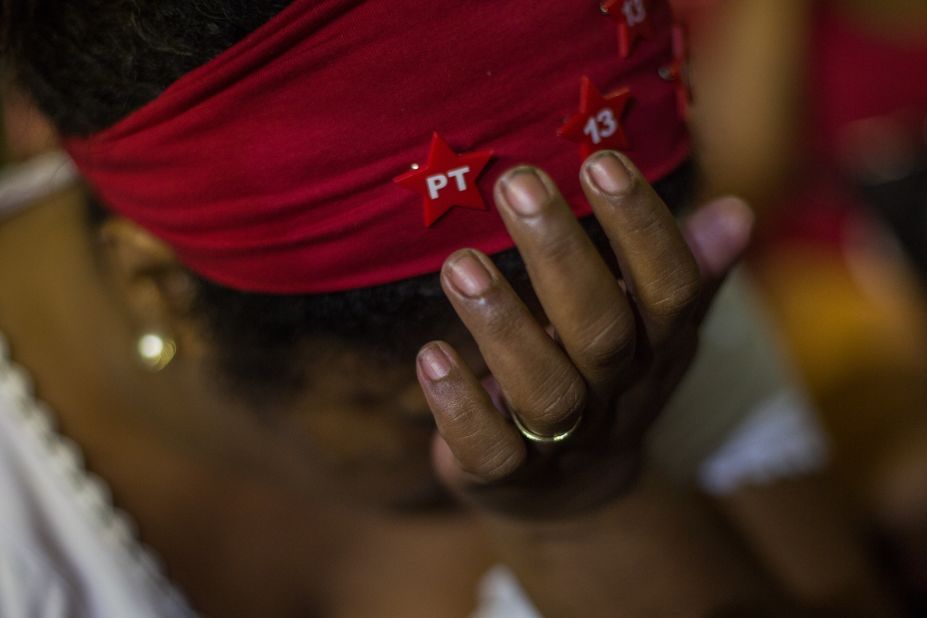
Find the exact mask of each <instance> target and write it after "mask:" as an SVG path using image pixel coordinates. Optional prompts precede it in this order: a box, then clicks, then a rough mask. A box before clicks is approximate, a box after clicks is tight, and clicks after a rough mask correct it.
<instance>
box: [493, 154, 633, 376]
mask: <svg viewBox="0 0 927 618" xmlns="http://www.w3.org/2000/svg"><path fill="white" fill-rule="evenodd" d="M496 203H497V205H498V206H499V211H500V213H501V214H502V218H503V220H504V221H505V224H506V227H507V228H508V230H509V233H510V234H511V236H512V238H513V240H514V241H515V244H516V245H517V246H518V250H519V252H520V253H521V255H522V258H523V259H524V262H525V265H526V267H527V270H528V274H529V276H530V278H531V283H532V286H533V287H534V291H535V293H536V294H537V296H538V298H539V300H540V301H541V304H542V305H543V307H544V311H545V313H546V315H547V317H548V318H549V319H550V321H551V323H552V324H553V325H554V328H555V329H556V332H557V336H558V338H559V339H560V341H561V343H562V344H563V346H564V348H565V349H566V351H567V353H568V355H569V357H570V359H572V361H573V363H574V364H575V366H576V367H577V369H578V370H579V372H580V373H581V374H582V376H583V377H584V378H585V379H586V381H587V383H588V384H589V385H590V387H591V388H593V389H594V390H596V391H599V390H602V388H600V387H607V385H608V384H609V383H611V382H612V381H614V379H615V378H616V377H617V375H618V374H619V373H620V372H621V370H622V369H623V368H624V367H625V366H626V365H627V364H628V363H630V361H631V359H633V356H634V342H635V329H636V324H635V318H634V314H633V312H632V311H631V308H630V305H629V303H628V300H627V297H626V296H625V294H624V292H623V291H622V290H621V289H620V288H619V287H618V285H617V284H616V282H615V277H614V275H613V274H612V273H611V271H610V270H609V268H608V266H606V264H605V262H604V261H603V260H602V258H601V256H600V255H599V252H598V250H597V249H596V248H595V246H594V245H593V244H592V241H591V240H590V239H589V237H588V236H587V235H586V233H585V232H584V231H583V229H582V227H581V226H580V224H579V221H577V219H576V217H575V216H574V215H573V213H572V212H571V211H570V208H569V206H568V205H567V204H566V201H565V200H564V199H563V197H562V196H561V195H560V192H559V191H558V190H557V187H556V186H555V185H554V183H553V182H552V181H551V179H550V178H549V177H548V176H547V175H546V174H544V173H543V172H541V171H540V170H536V169H534V168H530V167H521V168H516V169H515V170H513V171H511V172H509V173H508V174H506V175H505V176H503V177H502V179H501V181H500V182H499V183H498V184H497V185H496Z"/></svg>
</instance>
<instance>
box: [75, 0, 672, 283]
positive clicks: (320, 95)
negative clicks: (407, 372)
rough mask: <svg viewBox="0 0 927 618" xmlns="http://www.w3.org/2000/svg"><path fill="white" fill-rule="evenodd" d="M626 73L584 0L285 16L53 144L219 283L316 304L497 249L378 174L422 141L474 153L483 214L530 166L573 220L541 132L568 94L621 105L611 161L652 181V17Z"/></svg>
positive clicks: (658, 99)
mask: <svg viewBox="0 0 927 618" xmlns="http://www.w3.org/2000/svg"><path fill="white" fill-rule="evenodd" d="M651 4H652V7H651V18H652V19H653V21H654V25H655V32H654V35H653V36H651V37H649V38H648V39H646V40H641V41H639V42H637V43H636V45H635V48H634V50H633V53H632V54H631V56H630V58H628V59H624V60H623V59H621V58H620V57H619V55H618V52H617V41H616V31H615V30H616V28H615V23H614V21H613V20H612V19H610V18H608V17H606V16H603V15H602V14H601V13H600V11H599V3H598V2H597V1H596V0H556V1H555V0H550V1H547V2H538V1H537V0H504V1H501V0H474V1H471V2H458V1H451V0H433V1H431V2H418V1H413V0H392V1H389V2H387V1H385V0H368V1H366V2H364V1H358V0H353V1H346V0H296V1H295V2H293V3H292V4H291V5H290V6H288V7H287V8H286V9H284V11H283V12H281V13H280V14H279V15H277V16H276V17H275V18H274V19H272V20H271V21H270V22H268V23H267V24H265V25H264V26H262V27H261V28H260V29H258V30H257V31H255V32H254V33H252V34H251V35H250V36H248V37H247V38H245V39H244V40H243V41H241V42H240V43H238V44H236V45H235V46H234V47H232V48H231V49H229V50H228V51H226V52H225V53H223V54H222V55H220V56H219V57H218V58H215V59H214V60H212V61H210V62H208V63H207V64H205V65H203V66H202V67H200V68H198V69H196V70H194V71H192V72H191V73H189V74H187V75H185V76H184V77H182V78H181V79H179V80H178V81H177V82H176V83H174V84H173V85H172V86H170V87H169V88H168V89H167V90H166V91H165V92H164V93H163V94H162V95H161V96H160V97H158V98H157V99H156V100H155V101H153V102H151V103H150V104H148V105H146V106H144V107H143V108H141V109H139V110H137V111H136V112H134V113H133V114H131V115H130V116H129V117H127V118H126V119H124V120H123V121H121V122H119V123H118V124H116V125H115V126H113V127H111V128H109V129H107V130H105V131H103V132H101V133H99V134H97V135H94V136H91V137H90V138H88V139H80V140H70V141H68V142H67V143H66V144H65V146H66V148H67V149H68V151H69V152H70V154H71V156H72V157H73V158H74V160H75V162H76V163H77V165H78V167H79V168H80V170H81V171H82V173H83V174H84V176H85V177H86V179H87V180H88V182H89V183H90V184H91V186H93V187H94V188H95V190H96V191H97V192H98V194H99V196H100V197H101V198H102V199H103V201H104V202H105V203H106V204H107V205H109V206H110V207H111V208H112V209H114V210H115V211H116V212H118V213H120V214H122V215H124V216H126V217H128V218H130V219H132V220H134V221H136V222H137V223H139V224H140V225H142V226H143V227H145V228H146V229H148V230H149V231H150V232H151V233H153V234H155V235H156V236H158V237H160V238H161V239H163V240H164V241H166V242H167V243H169V244H170V245H171V246H172V247H173V248H174V249H175V251H176V253H177V255H178V257H179V259H180V260H181V261H182V262H183V263H184V264H185V265H186V266H188V267H189V268H190V269H192V270H193V271H195V272H197V273H200V274H201V275H203V276H205V277H207V278H209V279H211V280H214V281H216V282H218V283H221V284H223V285H226V286H229V287H232V288H237V289H241V290H248V291H256V292H268V293H316V292H329V291H337V290H344V289H349V288H357V287H365V286H372V285H378V284H383V283H388V282H392V281H396V280H399V279H404V278H407V277H411V276H414V275H420V274H424V273H428V272H434V271H437V270H438V269H439V268H440V266H441V263H442V261H443V260H444V259H445V257H446V256H447V255H448V254H449V253H450V252H451V251H453V250H454V249H456V248H459V247H462V246H471V247H477V248H479V249H482V250H483V251H486V252H488V253H494V252H498V251H501V250H504V249H507V248H509V247H511V246H512V245H513V243H512V241H511V239H510V238H509V236H508V234H507V233H506V231H505V228H504V226H503V225H502V221H501V219H500V218H499V215H498V214H497V213H496V212H495V209H494V208H492V207H491V206H490V208H489V209H488V210H486V211H479V210H467V209H461V208H454V209H452V210H451V211H450V212H448V213H447V214H446V215H445V216H443V217H442V218H441V219H440V220H438V221H437V222H436V223H435V224H434V225H433V226H431V227H425V226H424V225H423V224H422V197H421V196H420V195H417V194H415V193H412V192H409V191H408V190H406V189H404V188H402V187H400V186H398V185H397V184H395V183H394V182H393V178H394V177H396V176H397V175H400V174H402V173H404V172H406V171H408V170H409V166H410V165H411V164H412V163H415V162H418V163H421V164H424V163H425V161H426V158H427V155H428V147H429V144H430V141H431V137H432V134H433V132H435V131H437V132H438V133H440V134H441V135H442V136H443V137H444V138H445V139H446V140H447V142H448V143H449V145H450V146H451V148H453V149H454V150H455V151H456V152H457V153H466V152H472V151H476V150H491V151H492V152H493V153H494V158H493V159H492V161H491V162H490V163H489V165H488V167H487V168H486V170H485V173H483V175H482V176H481V177H480V179H479V187H480V191H481V192H482V194H483V197H484V200H485V201H486V203H487V204H489V205H491V203H492V202H491V190H492V186H493V182H494V181H495V180H496V178H497V177H498V176H499V174H500V173H502V172H503V171H504V170H505V169H507V168H508V167H510V166H512V165H515V164H519V163H530V164H534V165H538V166H540V167H542V168H543V169H545V170H546V171H547V172H549V173H550V174H551V175H552V177H553V178H554V179H555V180H556V181H557V182H558V183H559V185H560V187H561V188H562V190H563V192H564V194H565V195H566V196H567V198H568V199H570V200H572V203H573V204H574V206H575V209H576V212H577V214H580V215H583V214H588V213H589V207H588V204H587V203H586V202H585V200H584V199H583V197H582V193H581V190H580V186H579V182H578V174H577V172H578V170H579V165H580V160H579V148H578V146H577V145H576V144H574V143H571V142H568V141H566V140H564V139H562V138H560V137H558V136H557V129H558V127H559V126H560V124H561V123H562V122H563V119H564V118H565V117H566V116H569V115H570V114H572V113H574V112H575V111H576V110H577V108H578V105H579V93H580V79H581V78H582V77H583V76H584V75H585V76H588V77H589V78H590V79H591V80H592V82H593V83H594V84H596V86H597V87H598V88H599V89H600V90H601V91H602V92H603V93H607V92H610V91H612V90H614V89H617V88H619V87H627V88H629V89H630V91H631V94H632V97H633V101H632V102H631V104H630V106H629V107H628V111H627V113H626V114H625V115H624V117H623V119H622V124H623V126H624V129H625V132H626V135H627V138H628V140H629V142H630V148H629V149H628V150H627V152H628V154H629V155H630V156H631V157H632V158H633V159H634V160H635V162H636V163H637V164H638V165H639V166H640V167H641V169H642V170H643V171H644V173H645V174H646V175H647V177H648V178H649V179H651V180H655V179H658V178H660V177H662V176H664V175H665V174H667V173H668V172H669V171H671V170H672V169H673V168H675V167H676V166H678V165H679V163H680V162H681V161H683V160H684V159H685V158H686V156H687V155H688V151H689V139H688V134H687V132H686V129H685V126H684V123H683V121H682V120H681V119H680V118H679V115H678V113H677V109H676V94H675V87H674V84H672V83H669V82H666V81H664V80H662V79H661V78H660V77H659V74H658V69H659V68H660V67H662V66H666V65H669V64H670V63H671V61H672V51H671V39H670V37H671V28H670V23H671V16H670V12H669V8H668V6H667V5H666V4H665V3H664V2H662V1H655V2H652V3H651Z"/></svg>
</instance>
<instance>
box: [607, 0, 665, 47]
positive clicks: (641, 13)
mask: <svg viewBox="0 0 927 618" xmlns="http://www.w3.org/2000/svg"><path fill="white" fill-rule="evenodd" d="M599 9H600V10H601V11H602V13H604V14H605V15H608V16H609V17H611V18H612V19H614V20H615V21H617V22H618V51H619V53H620V54H621V57H622V58H627V57H628V56H630V55H631V52H632V51H633V50H634V46H635V45H636V44H637V40H638V39H649V38H650V37H652V36H653V35H654V29H653V22H652V21H650V0H605V1H604V2H603V3H602V4H601V5H599Z"/></svg>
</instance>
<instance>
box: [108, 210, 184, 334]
mask: <svg viewBox="0 0 927 618" xmlns="http://www.w3.org/2000/svg"><path fill="white" fill-rule="evenodd" d="M99 234H100V240H101V242H102V247H103V261H104V263H105V265H106V268H107V270H108V272H109V274H110V276H111V279H112V281H113V283H114V288H115V291H116V293H117V294H118V295H119V296H121V299H120V300H121V301H122V302H121V303H120V304H122V305H123V306H125V307H126V308H127V310H128V311H129V313H130V319H131V320H132V322H133V325H134V326H135V328H136V329H138V331H139V334H141V333H142V332H145V331H156V332H158V331H159V332H161V333H164V334H169V335H171V336H172V337H174V338H178V339H179V338H181V337H183V338H184V339H189V338H190V336H191V335H192V333H194V332H195V330H196V329H195V325H194V324H193V320H192V318H191V315H192V309H193V303H194V301H195V285H194V281H193V278H192V277H191V275H190V273H189V271H187V269H186V268H184V266H183V265H182V264H181V263H180V261H179V260H178V259H177V256H176V255H175V253H174V251H173V249H171V247H170V246H169V245H167V243H165V242H164V241H162V240H160V239H159V238H157V237H155V236H153V235H152V234H151V233H150V232H148V231H147V230H145V229H144V228H142V227H141V226H139V225H137V224H136V223H134V222H132V221H130V220H128V219H125V218H123V217H120V216H112V217H110V218H108V219H107V220H106V221H105V222H104V223H103V224H102V225H101V226H100V230H99ZM178 343H180V344H184V343H187V344H190V343H193V342H192V341H185V342H183V341H178ZM187 349H189V346H187Z"/></svg>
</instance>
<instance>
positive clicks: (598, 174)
mask: <svg viewBox="0 0 927 618" xmlns="http://www.w3.org/2000/svg"><path fill="white" fill-rule="evenodd" d="M586 169H587V170H588V172H589V179H590V180H591V181H592V184H594V185H595V186H596V188H597V189H598V190H599V191H601V192H602V193H606V194H608V195H621V194H623V193H627V192H628V189H630V188H631V185H633V184H634V176H633V175H632V174H631V172H630V171H628V168H627V167H625V165H624V162H623V161H622V160H621V159H619V158H618V157H617V156H615V154H614V153H612V152H608V151H606V152H603V153H601V154H599V155H598V156H596V157H595V158H594V159H592V160H591V161H589V162H588V163H586Z"/></svg>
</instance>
